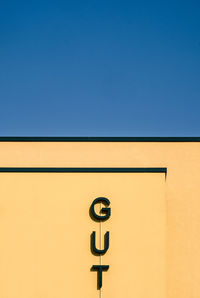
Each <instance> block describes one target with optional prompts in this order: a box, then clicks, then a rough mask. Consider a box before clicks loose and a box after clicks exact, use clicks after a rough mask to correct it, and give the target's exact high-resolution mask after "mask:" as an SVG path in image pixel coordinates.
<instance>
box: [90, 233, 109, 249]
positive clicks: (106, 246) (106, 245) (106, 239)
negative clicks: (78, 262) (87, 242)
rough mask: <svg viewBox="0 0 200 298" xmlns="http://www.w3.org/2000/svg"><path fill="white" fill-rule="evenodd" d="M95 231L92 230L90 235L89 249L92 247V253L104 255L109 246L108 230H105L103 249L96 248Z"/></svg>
mask: <svg viewBox="0 0 200 298" xmlns="http://www.w3.org/2000/svg"><path fill="white" fill-rule="evenodd" d="M95 242H96V232H92V235H91V249H92V252H93V253H94V254H97V255H104V254H105V253H106V252H107V250H108V248H109V232H106V234H105V235H104V242H105V243H104V249H98V248H96V244H95Z"/></svg>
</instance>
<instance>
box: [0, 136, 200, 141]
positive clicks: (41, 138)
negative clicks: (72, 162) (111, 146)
mask: <svg viewBox="0 0 200 298" xmlns="http://www.w3.org/2000/svg"><path fill="white" fill-rule="evenodd" d="M0 142H200V137H0Z"/></svg>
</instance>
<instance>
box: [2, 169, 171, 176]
mask: <svg viewBox="0 0 200 298" xmlns="http://www.w3.org/2000/svg"><path fill="white" fill-rule="evenodd" d="M0 173H164V174H165V175H166V174H167V168H16V167H15V168H11V167H9V168H0Z"/></svg>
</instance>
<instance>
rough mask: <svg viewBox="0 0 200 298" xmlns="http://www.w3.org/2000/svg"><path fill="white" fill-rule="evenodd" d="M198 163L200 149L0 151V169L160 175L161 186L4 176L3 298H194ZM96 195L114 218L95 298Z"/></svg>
mask: <svg viewBox="0 0 200 298" xmlns="http://www.w3.org/2000/svg"><path fill="white" fill-rule="evenodd" d="M199 153H200V143H199V142H146V143H145V142H31V143H29V142H1V143H0V167H124V168H125V167H133V168H134V167H166V168H167V176H166V177H165V174H164V173H110V174H107V173H87V174H86V173H79V174H78V173H73V174H72V173H62V174H61V173H40V174H39V173H1V174H0V178H1V179H0V212H1V217H0V218H1V227H0V235H1V239H2V245H1V248H0V263H1V266H0V282H1V284H2V285H1V287H0V294H1V297H3V298H4V297H6V298H19V297H20V298H25V297H26V298H27V297H31V298H32V297H34V298H39V297H41V298H46V297H48V298H51V297H58V296H59V297H75V298H76V297H78V296H79V297H87V298H90V297H92V298H93V297H99V295H101V297H106V298H107V297H110V298H112V297H113V298H118V297H137V298H143V297H153V298H156V297H161V298H162V297H167V298H179V297H180V298H199V297H200V254H199V249H200V239H199V235H200V203H199V202H200V201H199V198H200V190H199V180H200V179H199V173H200V155H199ZM66 185H68V187H66ZM100 192H101V193H104V196H108V197H109V198H110V200H111V208H112V216H111V218H110V219H109V220H108V221H107V222H105V223H103V224H102V234H103V233H104V232H105V231H107V230H109V231H110V233H111V234H110V242H111V243H110V248H109V251H108V252H107V253H106V255H105V256H103V257H102V261H103V262H105V264H108V265H110V269H109V271H108V272H105V273H104V275H103V288H102V291H101V293H99V291H97V289H96V273H94V272H90V271H89V270H88V269H89V268H90V266H91V265H93V264H95V263H96V262H97V261H96V259H98V257H96V256H93V255H92V254H91V252H90V250H89V246H88V241H89V235H90V232H91V231H93V230H95V231H98V229H99V224H97V223H95V222H93V221H92V220H91V218H90V217H89V215H88V208H89V206H90V203H91V201H92V199H93V198H95V196H99V193H100ZM107 194H109V195H107ZM82 197H84V199H83V200H82ZM66 198H67V201H66ZM72 198H73V200H72ZM127 206H128V207H127ZM72 210H74V212H72ZM125 210H126V212H125ZM75 212H76V213H75ZM74 213H75V214H74ZM66 214H67V216H66ZM66 231H68V233H66ZM124 231H125V232H124ZM130 233H131V237H130V238H129V235H130ZM76 235H77V236H76ZM101 242H103V241H101ZM72 243H74V244H73V245H72ZM124 244H125V245H124ZM79 245H81V247H82V249H78V247H79ZM75 252H76V253H75ZM55 256H56V257H55ZM80 260H81V262H80ZM116 260H117V262H116ZM129 262H130V263H129ZM118 264H119V265H118ZM78 267H79V268H80V270H77V268H78ZM67 268H68V271H67ZM69 268H71V269H70V272H71V273H70V274H69ZM119 268H120V270H119ZM81 272H84V275H83V274H82V273H81ZM75 273H76V274H75ZM80 273H81V274H80ZM69 280H70V283H69ZM77 281H78V282H77Z"/></svg>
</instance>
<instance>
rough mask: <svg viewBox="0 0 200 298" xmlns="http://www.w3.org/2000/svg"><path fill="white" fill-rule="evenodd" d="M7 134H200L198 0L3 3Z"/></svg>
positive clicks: (1, 65)
mask: <svg viewBox="0 0 200 298" xmlns="http://www.w3.org/2000/svg"><path fill="white" fill-rule="evenodd" d="M0 136H200V1H199V0H196V1H195V0H190V1H185V0H181V1H178V0H167V1H161V0H159V1H155V0H151V1H149V0H145V1H144V0H138V1H134V0H132V1H126V0H120V1H118V0H114V1H111V0H99V1H96V0H84V1H79V0H70V1H68V0H64V1H60V0H54V1H51V0H47V1H44V0H39V1H38V0H34V1H27V0H26V1H22V0H18V1H12V0H10V1H9V0H2V1H0Z"/></svg>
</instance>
